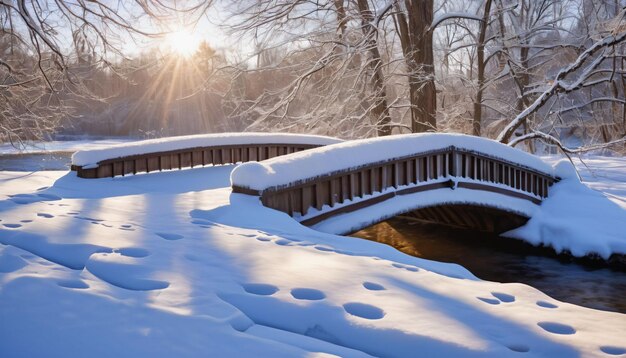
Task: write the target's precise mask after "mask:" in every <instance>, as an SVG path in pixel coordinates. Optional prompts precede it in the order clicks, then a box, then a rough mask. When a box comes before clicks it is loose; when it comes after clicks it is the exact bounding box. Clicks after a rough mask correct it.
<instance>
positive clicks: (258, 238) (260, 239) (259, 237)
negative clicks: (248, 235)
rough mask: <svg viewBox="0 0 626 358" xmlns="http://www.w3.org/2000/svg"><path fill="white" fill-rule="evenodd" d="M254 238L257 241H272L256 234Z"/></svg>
mask: <svg viewBox="0 0 626 358" xmlns="http://www.w3.org/2000/svg"><path fill="white" fill-rule="evenodd" d="M256 239H257V240H259V241H263V242H268V241H272V239H271V238H269V237H267V236H257V238H256Z"/></svg>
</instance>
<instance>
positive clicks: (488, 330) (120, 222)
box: [0, 158, 626, 358]
mask: <svg viewBox="0 0 626 358" xmlns="http://www.w3.org/2000/svg"><path fill="white" fill-rule="evenodd" d="M594 160H596V162H595V163H594V164H596V165H594V167H596V168H597V167H606V169H604V170H603V171H596V172H595V175H596V176H595V177H593V178H594V179H595V180H596V181H595V182H594V183H592V184H593V185H592V186H593V187H595V188H598V189H602V188H603V187H605V186H606V187H610V188H611V190H613V188H618V189H615V190H614V191H613V192H611V193H610V194H611V200H612V202H618V203H619V202H621V203H622V204H623V202H624V200H626V187H624V185H625V184H624V182H625V181H623V179H624V178H623V177H624V175H625V174H624V173H625V171H624V168H625V167H626V160H624V159H606V160H605V159H604V158H598V159H594ZM589 162H592V160H589V161H587V164H589ZM610 166H612V167H610ZM233 167H234V166H230V165H226V166H218V167H207V168H198V169H194V170H188V171H179V172H163V173H154V174H150V175H138V176H132V177H124V178H107V179H92V180H84V179H78V178H76V176H75V173H66V172H34V173H25V172H0V195H2V196H3V197H4V199H3V200H2V201H0V228H1V229H0V353H1V354H0V356H3V357H5V356H6V357H16V358H19V357H40V356H44V357H68V356H76V357H83V356H89V357H111V356H115V357H139V356H153V357H172V356H176V357H198V356H222V357H226V356H229V357H245V356H249V357H283V356H284V357H299V356H301V357H317V356H319V357H321V356H325V357H328V356H342V357H365V356H389V357H401V356H415V355H420V356H480V357H485V356H487V357H489V356H492V357H507V356H519V355H520V352H525V353H524V354H525V355H526V356H540V357H555V356H559V357H561V356H563V357H566V356H581V355H582V356H597V357H605V356H606V354H608V353H611V354H613V353H615V352H624V350H626V343H625V342H624V339H623V337H624V335H625V334H626V318H625V317H626V316H625V315H623V314H618V313H611V312H603V311H597V310H592V309H587V308H583V307H578V306H575V305H571V304H567V303H562V302H559V301H556V300H554V299H552V298H550V297H548V296H546V295H545V294H543V293H541V292H539V291H538V290H536V289H533V288H531V287H529V286H526V285H522V284H500V283H495V282H487V281H481V280H478V279H477V278H476V277H474V276H473V275H472V274H471V273H469V272H468V271H467V270H465V269H463V268H462V267H460V266H458V265H454V264H445V263H438V262H433V261H429V260H424V259H419V258H415V257H411V256H407V255H405V254H402V253H400V252H398V251H396V250H395V249H393V248H391V247H389V246H386V245H383V244H379V243H375V242H370V241H366V240H361V239H357V238H351V237H343V236H336V235H332V234H327V233H322V232H319V231H315V230H312V229H309V228H306V227H303V226H301V225H299V224H298V223H297V222H296V221H295V220H293V219H292V218H290V217H289V216H287V215H286V214H283V213H280V212H277V211H274V210H271V209H267V208H264V207H263V206H262V205H261V204H260V202H259V201H258V199H256V198H255V197H253V196H248V195H242V194H233V193H232V192H231V190H230V188H229V183H228V181H229V176H230V172H231V170H232V168H233ZM607 177H609V178H611V179H607ZM615 178H616V179H615ZM611 180H617V182H612V181H611ZM581 200H586V198H581ZM577 204H580V203H577ZM620 205H621V204H620ZM572 222H574V224H575V220H572ZM594 238H595V237H594Z"/></svg>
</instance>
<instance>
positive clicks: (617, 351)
mask: <svg viewBox="0 0 626 358" xmlns="http://www.w3.org/2000/svg"><path fill="white" fill-rule="evenodd" d="M600 350H601V351H602V352H603V353H606V354H608V355H612V356H619V355H622V354H626V348H622V347H615V346H602V347H600Z"/></svg>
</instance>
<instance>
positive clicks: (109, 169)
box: [96, 164, 113, 178]
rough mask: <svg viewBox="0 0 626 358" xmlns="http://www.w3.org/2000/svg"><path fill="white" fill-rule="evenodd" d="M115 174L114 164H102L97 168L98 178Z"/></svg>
mask: <svg viewBox="0 0 626 358" xmlns="http://www.w3.org/2000/svg"><path fill="white" fill-rule="evenodd" d="M112 176H113V164H105V165H100V166H98V168H96V177H97V178H109V177H112Z"/></svg>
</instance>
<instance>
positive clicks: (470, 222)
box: [72, 134, 558, 234]
mask: <svg viewBox="0 0 626 358" xmlns="http://www.w3.org/2000/svg"><path fill="white" fill-rule="evenodd" d="M164 143H165V144H164ZM331 144H332V145H331ZM72 161H73V164H72V170H74V171H76V172H77V175H78V176H79V177H81V178H106V177H115V176H124V175H129V174H137V173H150V172H155V171H162V170H173V169H183V168H194V167H198V166H205V165H220V164H235V163H244V164H242V165H240V166H239V167H237V168H235V169H234V170H233V172H232V174H231V182H232V190H233V192H234V193H241V194H247V195H254V196H258V197H259V198H260V202H261V203H262V205H264V206H266V207H268V208H272V209H276V210H279V211H282V212H284V213H286V214H288V215H290V216H292V217H293V218H295V219H296V220H298V221H299V222H300V223H302V224H303V225H307V226H312V227H314V228H317V229H320V230H323V231H330V232H334V233H341V234H345V233H349V232H353V231H356V230H359V229H361V228H363V227H367V226H370V225H372V224H374V223H376V222H378V221H382V220H384V219H386V218H389V217H392V216H395V215H398V214H406V215H411V216H414V217H415V218H417V219H420V220H426V221H432V222H436V223H440V224H446V225H452V226H458V227H462V228H473V229H478V230H483V231H490V232H496V233H501V232H503V231H506V230H509V229H512V228H514V227H517V226H520V225H522V224H524V223H525V222H526V221H527V220H528V219H529V217H530V216H531V215H532V213H533V210H534V209H536V207H537V206H538V205H540V204H541V202H542V201H543V200H544V199H545V198H547V197H548V193H549V188H550V186H551V185H552V184H553V183H554V182H555V181H557V180H558V178H557V177H556V176H555V175H553V174H552V167H550V166H549V165H547V164H545V163H543V162H542V161H541V160H540V159H538V158H537V157H534V156H532V155H530V154H528V153H525V152H522V151H519V150H516V149H513V148H510V147H508V146H505V145H502V144H500V143H497V142H494V141H491V140H488V139H484V138H477V137H469V136H463V135H450V134H422V135H406V136H391V137H384V138H376V139H370V140H361V141H347V142H341V141H340V140H337V139H334V138H328V137H317V136H303V135H272V134H269V135H268V134H215V135H202V136H194V137H181V138H179V139H177V138H174V139H173V140H172V139H168V140H166V141H165V142H164V141H163V140H156V141H143V142H139V143H132V144H129V145H121V146H116V147H111V148H107V149H104V150H92V151H83V152H78V153H76V154H75V155H74V156H73V158H72ZM246 162H248V163H246Z"/></svg>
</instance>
